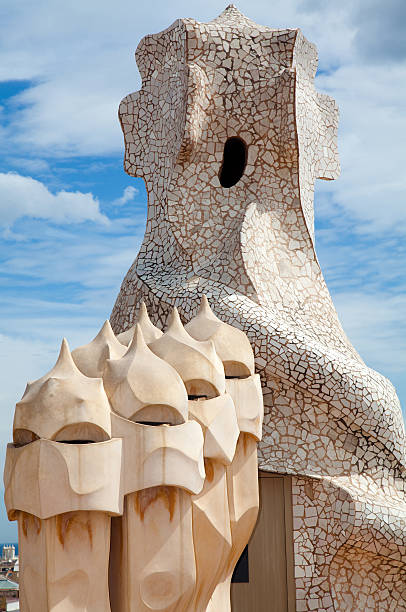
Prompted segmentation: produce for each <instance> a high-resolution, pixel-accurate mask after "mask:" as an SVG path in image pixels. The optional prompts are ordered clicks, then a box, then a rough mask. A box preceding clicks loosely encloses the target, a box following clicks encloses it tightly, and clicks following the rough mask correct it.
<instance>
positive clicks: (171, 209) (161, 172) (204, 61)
mask: <svg viewBox="0 0 406 612" xmlns="http://www.w3.org/2000/svg"><path fill="white" fill-rule="evenodd" d="M226 13H227V15H226V16H225V17H224V18H223V19H222V18H219V19H218V20H215V21H214V22H211V23H210V24H199V23H197V22H194V21H193V20H181V21H177V22H175V23H174V24H173V26H171V27H170V28H168V29H167V30H165V31H164V32H161V33H160V34H156V35H152V36H147V37H145V38H144V39H143V40H142V41H141V43H140V45H139V46H138V49H137V52H136V59H137V63H138V67H139V69H140V72H141V76H142V89H141V90H140V91H139V92H136V93H135V94H130V95H129V96H127V97H126V98H124V100H123V101H122V103H121V104H120V109H119V116H120V121H121V125H122V128H123V131H124V137H125V162H124V167H125V170H126V172H128V173H129V174H131V175H133V176H141V177H143V178H144V179H145V181H146V184H147V190H148V192H149V194H150V197H152V198H153V199H155V198H157V199H160V200H161V201H162V199H163V198H167V214H168V218H169V220H170V222H171V227H172V229H173V230H174V232H175V234H176V237H177V238H178V239H179V240H180V241H181V244H182V247H183V248H185V249H186V250H187V251H188V253H190V254H191V256H193V255H195V254H196V253H195V252H196V250H197V249H198V247H199V241H197V244H196V239H195V238H196V237H195V236H194V234H195V232H196V230H197V228H198V225H199V224H201V223H203V224H204V226H205V228H206V229H207V230H210V229H212V232H211V233H210V231H206V233H205V247H206V248H207V246H208V245H207V239H208V238H209V240H210V239H211V242H212V241H213V240H215V237H216V232H218V228H219V225H222V227H223V229H224V230H227V222H228V220H229V206H227V205H224V200H227V191H226V190H225V189H224V188H223V187H222V185H221V183H220V181H219V176H220V170H221V166H222V164H223V162H224V160H223V156H224V149H225V144H226V142H227V141H228V139H230V138H238V139H240V141H241V142H242V146H243V147H244V149H245V151H246V166H245V168H244V171H243V173H242V177H241V180H240V181H239V183H238V186H237V187H236V189H235V190H234V192H233V210H234V214H235V215H240V216H241V215H243V214H244V213H245V211H246V208H247V206H248V204H249V203H250V202H251V201H253V200H257V199H260V200H264V199H265V200H266V204H267V206H268V207H270V208H272V207H274V206H275V205H277V202H278V198H276V197H273V195H274V196H276V194H272V193H270V190H271V191H272V190H274V188H275V185H277V184H280V185H282V184H283V187H282V189H283V188H284V189H285V193H284V199H285V200H286V198H289V199H290V201H291V202H295V201H296V206H300V199H299V198H298V193H297V190H298V188H299V181H300V183H301V186H302V189H303V187H305V189H306V190H308V191H309V193H308V194H304V195H302V205H304V208H305V216H306V220H307V223H308V227H309V230H310V232H312V231H313V229H312V228H313V215H312V203H311V202H310V201H308V200H309V198H310V197H311V193H312V188H313V183H314V180H315V179H316V178H326V179H331V178H336V176H337V175H338V172H339V167H338V154H337V144H336V128H337V123H338V111H337V107H336V105H335V103H334V101H333V100H332V99H331V98H328V96H324V95H321V94H318V93H317V92H316V91H315V89H314V85H313V80H314V75H315V72H316V68H317V53H316V49H315V47H314V46H313V45H312V44H311V43H309V42H308V41H307V40H306V39H305V38H304V37H303V35H302V34H301V33H300V32H299V31H298V30H271V29H270V28H265V27H262V26H258V25H257V24H254V23H253V22H250V21H249V20H248V19H246V18H243V17H242V16H241V15H240V14H238V12H237V11H235V10H233V9H230V10H228V11H227V12H226ZM233 18H234V19H233ZM298 77H299V78H298ZM297 99H298V101H297ZM297 105H300V112H299V114H297V113H296V110H297V108H298V106H297ZM297 140H299V141H300V142H301V143H303V148H304V149H305V151H304V155H303V154H302V156H301V157H300V158H299V151H298V147H297ZM306 150H309V151H311V154H310V155H306ZM161 204H162V202H161ZM197 211H200V213H201V214H200V215H198V214H195V213H196V212H197ZM211 217H215V218H216V223H215V224H210V218H211Z"/></svg>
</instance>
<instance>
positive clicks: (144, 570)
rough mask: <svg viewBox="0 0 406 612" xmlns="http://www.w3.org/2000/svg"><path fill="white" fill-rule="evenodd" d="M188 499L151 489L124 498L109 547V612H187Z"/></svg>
mask: <svg viewBox="0 0 406 612" xmlns="http://www.w3.org/2000/svg"><path fill="white" fill-rule="evenodd" d="M190 498H191V496H190V495H189V494H187V493H186V492H185V491H182V490H181V489H179V488H175V487H166V486H159V487H152V488H146V489H143V490H141V491H138V492H137V493H131V494H130V495H127V496H126V498H125V508H124V514H123V517H122V519H120V522H119V523H118V525H117V528H116V529H117V531H118V533H115V534H114V535H115V537H118V538H119V540H120V546H119V547H117V548H116V549H114V548H113V557H112V562H113V565H114V568H115V571H113V572H112V577H111V581H112V582H113V583H114V590H113V597H112V610H113V612H141V611H148V610H165V612H177V611H178V610H192V609H193V608H191V607H190V600H191V597H192V594H193V590H194V586H195V579H196V566H195V553H194V542H193V532H192V506H191V499H190Z"/></svg>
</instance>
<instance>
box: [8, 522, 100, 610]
mask: <svg viewBox="0 0 406 612" xmlns="http://www.w3.org/2000/svg"><path fill="white" fill-rule="evenodd" d="M18 544H19V559H20V574H19V576H20V583H19V584H20V610H21V611H22V612H47V611H48V610H55V611H58V612H110V602H109V591H108V567H109V566H108V559H109V556H108V555H109V549H110V517H109V516H108V515H107V514H104V513H103V512H89V511H85V512H68V513H63V514H59V515H57V516H53V517H51V518H48V519H45V520H41V519H38V518H37V517H36V516H33V515H31V514H26V513H24V512H19V513H18Z"/></svg>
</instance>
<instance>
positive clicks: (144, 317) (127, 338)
mask: <svg viewBox="0 0 406 612" xmlns="http://www.w3.org/2000/svg"><path fill="white" fill-rule="evenodd" d="M137 325H138V326H139V327H140V328H141V331H142V335H143V336H144V340H145V342H146V343H147V344H149V343H150V342H153V341H154V340H157V339H158V338H160V337H161V336H162V333H163V332H162V331H161V330H160V329H158V328H157V327H155V325H154V324H153V323H152V321H151V319H150V318H149V316H148V311H147V307H146V306H145V302H141V304H140V310H139V312H138V319H137V323H136V324H135V325H133V326H132V327H130V328H129V329H127V331H125V332H122V333H121V334H118V335H117V340H120V342H121V344H124V345H125V346H130V344H131V340H132V339H133V337H134V333H135V329H136V327H137Z"/></svg>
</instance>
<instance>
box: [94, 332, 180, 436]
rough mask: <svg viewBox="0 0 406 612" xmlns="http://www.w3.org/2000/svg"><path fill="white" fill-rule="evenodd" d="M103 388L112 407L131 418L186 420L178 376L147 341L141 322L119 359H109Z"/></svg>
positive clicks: (164, 420)
mask: <svg viewBox="0 0 406 612" xmlns="http://www.w3.org/2000/svg"><path fill="white" fill-rule="evenodd" d="M103 382H104V388H105V390H106V393H107V396H108V398H109V400H110V403H111V406H112V408H113V410H114V411H115V412H116V413H117V414H119V415H120V416H123V417H125V418H127V419H129V420H131V421H138V422H155V423H158V424H159V423H168V424H171V425H178V424H180V423H184V422H185V421H186V420H187V393H186V389H185V386H184V384H183V382H182V379H181V377H180V376H179V374H178V373H177V372H176V370H175V369H174V368H173V367H172V366H171V365H169V364H168V363H167V362H166V361H164V360H163V359H160V358H159V357H157V356H156V355H155V354H154V353H153V352H152V351H151V350H150V349H149V348H148V346H147V345H146V343H145V340H144V337H143V333H142V331H141V326H140V325H137V329H136V330H135V332H134V334H133V340H132V343H131V345H130V347H129V349H128V351H127V352H126V353H125V355H124V356H123V357H122V358H121V359H108V360H107V361H106V364H105V372H104V376H103Z"/></svg>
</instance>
